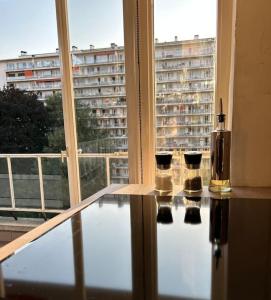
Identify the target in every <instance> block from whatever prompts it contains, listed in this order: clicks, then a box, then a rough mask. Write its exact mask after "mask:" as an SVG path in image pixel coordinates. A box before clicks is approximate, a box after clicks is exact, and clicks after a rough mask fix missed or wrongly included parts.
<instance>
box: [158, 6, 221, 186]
mask: <svg viewBox="0 0 271 300" xmlns="http://www.w3.org/2000/svg"><path fill="white" fill-rule="evenodd" d="M154 7H155V11H154V21H155V22H154V23H155V26H154V34H155V62H156V122H157V123H156V124H157V140H156V149H157V151H164V150H166V151H174V155H175V161H174V168H175V172H174V174H175V176H176V178H175V181H176V182H178V183H181V182H182V179H181V177H182V174H181V171H178V170H180V167H181V170H182V169H183V166H184V165H183V163H184V161H183V158H182V156H183V152H184V151H189V150H198V151H201V152H203V157H204V159H203V161H202V168H203V181H204V183H205V184H207V183H208V177H209V151H210V132H211V130H212V129H213V114H214V87H215V84H214V79H215V77H214V75H215V73H214V72H215V69H214V67H215V43H216V40H215V34H216V0H203V1H199V0H184V1H175V0H174V1H171V2H170V5H169V3H168V1H165V0H155V1H154Z"/></svg>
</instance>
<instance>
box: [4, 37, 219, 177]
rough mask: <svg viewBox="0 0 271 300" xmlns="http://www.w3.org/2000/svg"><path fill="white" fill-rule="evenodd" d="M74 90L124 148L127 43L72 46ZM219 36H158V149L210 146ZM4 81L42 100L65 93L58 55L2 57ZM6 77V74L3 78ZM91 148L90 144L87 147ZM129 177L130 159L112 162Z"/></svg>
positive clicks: (114, 141)
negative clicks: (169, 38)
mask: <svg viewBox="0 0 271 300" xmlns="http://www.w3.org/2000/svg"><path fill="white" fill-rule="evenodd" d="M71 55H72V62H73V79H74V95H75V99H76V101H80V103H81V104H83V105H86V106H88V107H89V108H90V109H91V115H92V117H95V118H96V120H97V130H103V131H106V133H107V137H108V139H110V143H111V150H112V149H113V151H116V152H119V151H121V152H126V151H127V150H128V142H127V134H128V132H127V109H126V94H125V54H124V48H123V47H119V46H117V45H116V44H114V43H112V44H111V47H109V48H102V49H101V48H100V49H95V48H94V46H92V45H90V48H89V49H87V50H78V49H77V48H76V47H73V48H72V53H71ZM214 56H215V39H214V38H206V39H199V38H198V36H195V37H194V39H193V40H185V41H178V40H177V38H176V37H175V40H174V41H172V42H164V43H159V42H158V40H156V41H155V65H156V127H157V145H156V147H157V150H158V151H161V150H182V151H185V150H200V151H208V150H209V147H210V131H211V130H212V127H213V113H214V69H215V68H214V64H215V57H214ZM0 77H1V84H2V85H4V84H5V85H12V86H14V87H16V88H19V89H24V90H28V91H35V92H38V94H39V100H41V101H46V99H47V98H48V97H49V96H51V95H53V94H54V93H56V92H61V74H60V61H59V54H58V52H57V51H56V52H55V53H48V54H37V55H28V54H27V53H25V52H21V55H20V56H19V57H18V58H14V59H9V60H2V61H0ZM3 78H4V79H3ZM85 151H87V147H86V149H85ZM114 170H115V171H116V172H115V173H116V174H115V176H116V177H123V176H124V175H125V174H126V175H125V176H127V174H128V170H127V164H124V163H123V162H122V163H121V164H120V167H119V169H118V164H117V163H116V166H115V167H114Z"/></svg>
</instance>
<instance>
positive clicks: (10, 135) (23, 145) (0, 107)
mask: <svg viewBox="0 0 271 300" xmlns="http://www.w3.org/2000/svg"><path fill="white" fill-rule="evenodd" d="M48 124H49V123H48V113H47V110H46V108H45V107H44V105H43V103H42V102H40V101H38V95H37V94H36V93H34V92H27V91H24V90H19V89H16V88H14V87H4V88H3V89H0V152H1V153H39V152H42V151H43V149H44V147H46V146H48V138H47V130H48Z"/></svg>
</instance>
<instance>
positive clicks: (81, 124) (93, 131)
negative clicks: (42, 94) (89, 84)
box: [46, 93, 112, 153]
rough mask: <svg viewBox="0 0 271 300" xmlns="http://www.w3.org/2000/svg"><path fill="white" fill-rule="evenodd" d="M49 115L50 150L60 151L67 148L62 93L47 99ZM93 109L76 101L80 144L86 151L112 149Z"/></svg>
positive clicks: (97, 151)
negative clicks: (93, 114)
mask: <svg viewBox="0 0 271 300" xmlns="http://www.w3.org/2000/svg"><path fill="white" fill-rule="evenodd" d="M46 109H47V112H48V117H49V119H48V120H49V130H48V150H49V151H53V152H60V151H61V150H64V149H65V148H66V146H65V135H64V120H63V109H62V95H61V94H60V93H55V94H54V95H52V96H50V97H49V98H48V99H47V100H46ZM91 112H92V110H91V109H90V108H89V107H88V106H86V105H83V104H81V103H80V102H76V123H77V140H78V146H79V147H81V148H83V150H84V152H96V153H99V152H107V151H110V150H112V147H111V142H110V141H109V140H108V138H107V133H106V131H105V130H101V129H97V127H98V123H97V118H96V117H94V116H92V113H91Z"/></svg>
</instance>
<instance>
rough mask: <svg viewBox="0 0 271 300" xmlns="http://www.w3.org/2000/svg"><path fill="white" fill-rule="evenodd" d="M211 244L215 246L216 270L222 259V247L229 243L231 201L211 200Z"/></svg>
mask: <svg viewBox="0 0 271 300" xmlns="http://www.w3.org/2000/svg"><path fill="white" fill-rule="evenodd" d="M210 201H211V203H210V206H211V208H210V235H209V239H210V242H211V243H212V244H213V245H214V248H213V255H214V257H215V258H216V268H218V264H219V259H220V258H221V257H222V250H221V249H222V246H224V245H226V244H227V243H228V222H229V199H213V198H210Z"/></svg>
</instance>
